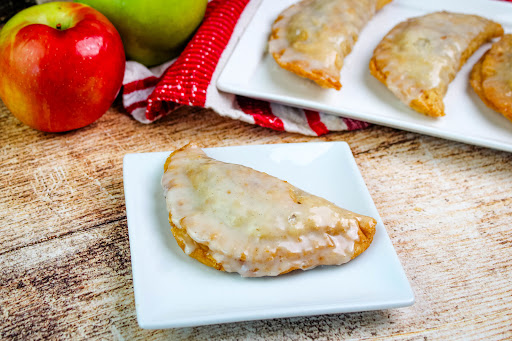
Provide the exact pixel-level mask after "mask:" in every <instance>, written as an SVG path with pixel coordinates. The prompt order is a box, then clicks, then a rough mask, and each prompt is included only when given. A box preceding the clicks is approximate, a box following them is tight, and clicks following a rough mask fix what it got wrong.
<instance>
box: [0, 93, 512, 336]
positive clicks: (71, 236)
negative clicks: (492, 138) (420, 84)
mask: <svg viewBox="0 0 512 341" xmlns="http://www.w3.org/2000/svg"><path fill="white" fill-rule="evenodd" d="M119 111H120V109H119V107H114V108H113V109H111V110H110V111H109V112H108V113H107V114H106V115H105V116H104V117H102V118H101V119H100V120H99V121H98V122H96V123H94V124H92V125H91V126H89V127H86V128H84V129H80V130H77V131H75V132H70V133H65V134H46V133H41V132H37V131H34V130H31V129H30V128H27V127H25V126H23V125H22V124H21V123H20V122H19V121H17V120H16V119H15V118H13V117H12V116H11V115H10V114H9V112H8V110H7V109H6V108H5V106H3V105H2V104H1V103H0V171H1V172H0V183H1V185H2V189H3V190H2V192H1V193H0V339H37V338H55V339H67V338H73V339H80V338H81V339H117V340H122V339H140V340H159V339H173V340H195V339H197V340H239V339H254V340H271V339H278V340H322V339H324V340H328V339H329V340H331V339H346V338H354V339H365V338H371V339H393V340H411V339H425V338H426V339H447V338H449V339H506V338H512V324H511V323H510V321H512V208H511V207H512V195H511V193H512V181H510V179H511V178H512V167H511V166H512V154H509V153H504V152H499V151H494V150H490V149H486V148H479V147H474V146H468V145H463V144H459V143H454V142H450V141H445V140H441V139H436V138H431V137H426V136H422V135H418V134H413V133H408V132H402V131H398V130H393V129H388V128H383V127H378V126H373V127H371V128H369V129H366V130H363V131H357V132H342V133H332V134H329V135H327V136H324V137H321V138H312V137H305V136H301V135H297V134H288V133H282V132H275V131H271V130H268V129H264V128H260V127H255V126H251V125H248V124H245V123H242V122H237V121H233V120H229V119H225V118H222V117H219V116H218V115H216V114H215V113H212V112H211V111H208V110H202V109H197V108H183V109H181V110H180V111H179V112H177V113H176V114H175V115H173V116H171V117H167V118H164V119H163V120H162V121H160V122H158V123H155V124H152V125H141V124H139V123H137V122H135V121H134V120H132V119H131V118H129V117H127V116H126V115H124V114H122V113H119ZM322 140H324V141H342V140H343V141H347V142H348V143H349V144H350V146H351V148H352V150H353V152H354V155H355V158H356V162H357V163H358V165H359V167H360V170H361V173H362V174H363V177H364V179H365V181H366V184H367V186H368V189H369V191H370V193H371V195H372V197H373V199H374V201H375V204H376V206H377V208H378V210H379V212H380V214H381V216H382V218H383V220H384V223H385V225H386V228H387V231H388V233H389V235H390V237H391V240H392V242H393V245H394V246H395V249H396V251H397V254H398V256H399V258H400V260H401V262H402V265H403V266H404V269H405V271H406V273H407V276H408V278H409V280H410V282H411V285H412V287H413V290H414V292H415V295H416V304H415V305H413V306H412V307H408V308H402V309H393V310H384V311H373V312H362V313H354V314H340V315H328V316H315V317H305V318H288V319H277V320H269V321H253V322H242V323H233V324H227V325H213V326H203V327H196V328H182V329H175V330H157V331H151V330H142V329H140V328H139V327H138V325H137V322H136V318H135V304H134V298H133V286H132V277H131V265H130V253H129V243H128V233H127V227H126V212H125V206H124V193H123V182H122V158H123V156H124V154H126V153H131V152H152V151H164V150H172V149H175V148H177V147H179V146H181V145H183V144H185V143H188V142H195V143H196V144H198V145H199V146H202V147H211V146H230V145H243V144H264V143H290V142H308V141H322ZM170 285H172V284H170ZM340 290H343V288H342V285H340Z"/></svg>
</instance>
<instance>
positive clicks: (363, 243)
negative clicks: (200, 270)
mask: <svg viewBox="0 0 512 341" xmlns="http://www.w3.org/2000/svg"><path fill="white" fill-rule="evenodd" d="M169 223H170V224H171V232H172V234H173V236H174V238H175V239H176V242H177V243H178V246H179V247H180V248H181V250H183V252H185V241H184V240H185V239H188V240H189V242H193V243H194V244H195V246H196V249H195V250H194V251H192V252H191V253H190V254H189V256H190V257H192V258H194V259H196V260H198V261H199V262H201V263H203V264H204V265H206V266H209V267H211V268H214V269H217V270H220V271H224V268H223V266H222V264H219V263H218V262H217V261H216V260H215V259H214V258H213V257H212V256H211V254H210V249H209V248H208V246H206V245H204V244H199V243H197V242H195V241H193V240H192V239H191V238H190V237H189V236H188V234H187V230H186V228H181V229H179V228H177V227H176V226H175V225H174V224H173V223H172V219H171V214H169ZM375 226H376V221H375V220H373V221H369V222H368V223H367V224H360V225H359V228H360V229H359V231H358V233H357V234H358V236H359V240H357V241H356V242H355V243H354V255H353V256H352V258H351V259H354V258H356V257H357V256H359V255H360V254H361V253H363V252H364V251H365V250H366V249H367V248H368V247H369V246H370V244H371V243H372V241H373V237H374V236H375ZM241 261H244V259H241ZM298 269H299V268H297V267H295V268H294V267H292V268H290V269H288V270H286V271H284V272H282V273H280V275H283V274H285V273H288V272H291V271H293V270H298Z"/></svg>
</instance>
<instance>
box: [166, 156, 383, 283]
mask: <svg viewBox="0 0 512 341" xmlns="http://www.w3.org/2000/svg"><path fill="white" fill-rule="evenodd" d="M186 148H188V146H185V147H183V148H180V149H178V150H176V151H175V152H173V153H172V154H171V155H170V156H169V157H168V158H167V160H166V162H165V164H164V170H165V171H167V170H172V169H173V168H174V167H176V166H175V165H173V164H171V161H172V158H173V156H174V155H175V154H176V153H178V152H180V151H182V150H183V149H186ZM289 195H290V198H291V199H292V200H293V201H295V202H298V203H299V204H300V201H302V204H304V200H307V199H308V198H309V196H310V194H308V193H305V192H303V191H301V190H299V189H296V190H293V187H290V189H289ZM346 212H348V213H347V216H346V217H349V219H355V220H356V222H357V226H358V229H357V235H358V239H357V240H355V241H354V244H353V245H354V246H353V254H352V255H351V256H350V259H354V258H355V257H357V256H358V255H360V254H361V253H362V252H364V251H365V250H366V249H367V248H368V247H369V246H370V244H371V242H372V240H373V237H374V235H375V232H376V229H375V227H376V224H377V222H376V220H375V219H373V218H371V217H367V216H362V215H357V214H355V213H352V212H349V211H346ZM172 217H173V216H172V212H169V223H170V226H171V232H172V234H173V236H174V237H175V239H176V242H177V244H178V246H179V247H180V248H181V249H182V250H183V252H185V253H187V252H188V255H189V256H190V257H192V258H194V259H196V260H198V261H199V262H201V263H203V264H205V265H206V266H209V267H212V268H214V269H217V270H220V271H226V269H225V268H224V266H223V264H221V263H219V262H217V261H216V260H215V258H214V257H213V253H212V251H211V250H210V248H209V246H208V245H209V242H208V241H206V242H204V243H202V242H197V241H195V240H194V239H193V238H192V237H191V236H190V235H189V233H188V230H189V229H190V226H188V225H187V220H186V218H182V219H180V222H179V225H180V226H179V227H178V226H176V224H174V223H173V220H172ZM187 248H188V249H189V250H187ZM316 251H317V250H316V249H308V250H304V251H303V253H302V256H303V257H306V258H304V262H303V263H302V264H301V266H300V267H299V266H295V265H294V264H296V263H290V266H289V267H287V268H283V269H282V270H283V271H282V272H281V273H280V274H284V273H288V272H290V271H293V270H296V269H307V268H309V267H314V266H317V265H319V264H317V263H316V261H315V259H313V258H311V257H309V258H307V256H308V255H310V254H314V253H315V252H316ZM245 256H246V254H245V252H244V253H242V255H241V257H240V259H237V261H239V262H240V263H241V264H243V263H244V262H245V261H246V258H245ZM276 256H277V253H272V254H270V255H269V257H270V258H269V260H271V259H273V258H274V257H276ZM296 256H297V255H296V254H293V253H291V254H289V255H288V254H285V253H279V256H278V257H296Z"/></svg>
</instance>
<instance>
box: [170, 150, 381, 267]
mask: <svg viewBox="0 0 512 341" xmlns="http://www.w3.org/2000/svg"><path fill="white" fill-rule="evenodd" d="M162 186H163V188H164V192H165V196H166V203H167V209H168V211H169V222H170V224H171V231H172V233H173V235H174V237H175V238H176V241H177V242H178V245H179V246H180V247H181V249H182V250H183V251H184V252H185V253H186V254H187V255H189V256H190V257H192V258H195V259H197V260H198V261H200V262H201V263H203V264H206V265H208V266H210V267H213V268H215V269H218V270H223V271H227V272H238V273H239V274H240V275H242V276H244V277H259V276H276V275H280V274H284V273H287V272H290V271H292V270H295V269H303V270H306V269H311V268H313V267H315V266H318V265H338V264H342V263H346V262H348V261H350V260H351V259H353V258H355V257H356V256H358V255H359V254H361V253H362V252H363V251H364V250H366V249H367V248H368V246H369V245H370V243H371V242H372V239H373V236H374V234H375V225H376V221H375V219H373V218H370V217H366V216H363V215H359V214H357V213H353V212H350V211H347V210H345V209H342V208H339V207H337V206H335V205H334V204H332V203H331V202H329V201H327V200H325V199H322V198H320V197H317V196H314V195H312V194H309V193H306V192H304V191H302V190H300V189H298V188H296V187H294V186H292V185H290V184H289V183H287V182H286V181H282V180H279V179H277V178H275V177H272V176H270V175H268V174H266V173H262V172H259V171H256V170H254V169H251V168H248V167H244V166H240V165H236V164H230V163H224V162H220V161H217V160H214V159H212V158H210V157H208V156H207V155H206V154H205V153H204V152H203V151H202V150H201V149H199V148H193V147H189V146H185V147H183V148H181V149H179V150H177V151H175V152H173V153H172V154H171V155H170V156H169V157H168V158H167V161H166V162H165V165H164V175H163V177H162Z"/></svg>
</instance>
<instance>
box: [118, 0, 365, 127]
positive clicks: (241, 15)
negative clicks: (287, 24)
mask: <svg viewBox="0 0 512 341" xmlns="http://www.w3.org/2000/svg"><path fill="white" fill-rule="evenodd" d="M260 2H261V0H252V1H249V0H213V1H211V2H210V3H208V7H207V10H206V14H205V17H204V20H203V23H202V24H201V26H200V27H199V29H198V30H197V32H196V34H195V35H194V37H193V38H192V40H191V41H190V42H189V44H188V45H187V47H186V48H185V50H184V51H183V52H182V54H181V55H180V56H179V57H178V58H177V59H175V60H173V61H170V62H167V63H165V64H163V65H160V66H158V67H155V68H151V69H148V68H146V67H145V66H143V65H142V64H139V63H137V62H133V61H128V62H127V63H126V72H125V76H124V80H123V85H124V87H123V105H124V107H125V109H126V111H127V112H128V113H129V114H130V115H132V116H133V117H134V118H135V119H136V120H137V121H139V122H142V123H151V122H154V121H155V120H157V119H159V118H161V117H163V116H165V115H168V114H170V113H172V111H173V110H175V109H176V108H178V107H179V106H181V105H191V106H198V107H203V108H210V109H213V110H214V111H215V112H217V113H218V114H220V115H222V116H226V117H230V118H233V119H238V120H242V121H244V122H248V123H252V124H257V125H260V126H262V127H267V128H272V129H274V130H281V131H289V132H296V133H301V134H304V135H313V136H319V135H323V134H326V133H328V132H329V131H340V130H355V129H360V128H365V127H367V126H368V124H367V123H365V122H360V121H356V120H352V119H348V118H341V117H338V116H334V115H328V114H324V113H319V112H317V111H312V110H303V109H298V108H292V107H288V106H284V105H280V104H275V103H269V102H264V101H259V100H255V99H251V98H246V97H242V96H235V95H233V94H228V93H225V92H220V91H218V90H217V88H216V82H217V78H218V77H219V74H220V71H221V70H222V69H223V66H224V64H225V63H226V62H227V59H228V58H229V55H230V54H231V52H232V50H233V48H234V47H235V44H236V42H237V41H238V39H239V37H240V35H241V34H242V32H243V31H244V29H245V27H246V26H247V24H248V23H249V20H250V19H251V17H252V15H253V14H254V12H255V11H256V9H257V7H258V5H259V3H260Z"/></svg>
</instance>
